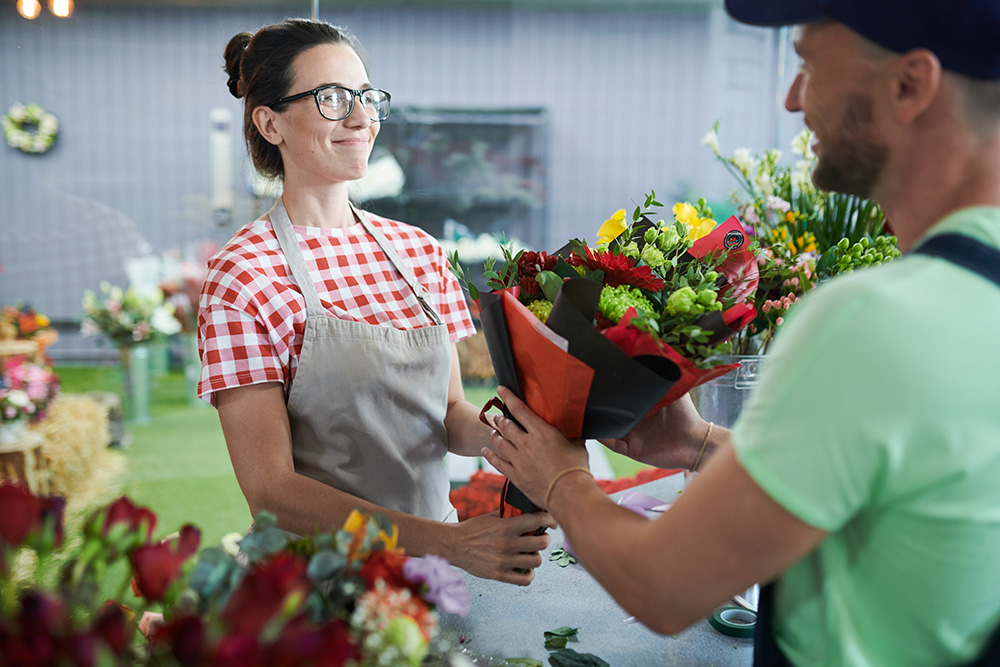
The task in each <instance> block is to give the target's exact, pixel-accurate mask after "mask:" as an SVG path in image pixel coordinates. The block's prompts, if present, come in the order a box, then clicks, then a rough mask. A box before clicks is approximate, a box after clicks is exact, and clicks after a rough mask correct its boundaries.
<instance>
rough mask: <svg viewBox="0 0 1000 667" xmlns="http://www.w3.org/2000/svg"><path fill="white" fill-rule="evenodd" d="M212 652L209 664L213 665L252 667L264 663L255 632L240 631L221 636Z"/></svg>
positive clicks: (217, 666)
mask: <svg viewBox="0 0 1000 667" xmlns="http://www.w3.org/2000/svg"><path fill="white" fill-rule="evenodd" d="M213 653H214V655H213V656H212V660H211V664H212V665H214V666H215V667H253V665H262V664H264V663H263V662H262V661H261V657H262V656H261V650H260V644H258V642H257V636H256V634H253V635H250V634H246V633H245V632H241V633H237V634H233V635H229V636H227V637H223V638H222V640H221V641H220V642H219V643H218V644H217V645H216V647H215V651H214V652H213Z"/></svg>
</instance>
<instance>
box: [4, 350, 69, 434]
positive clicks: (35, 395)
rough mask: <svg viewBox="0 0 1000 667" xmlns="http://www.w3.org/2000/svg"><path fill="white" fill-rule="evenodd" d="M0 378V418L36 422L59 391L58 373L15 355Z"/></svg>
mask: <svg viewBox="0 0 1000 667" xmlns="http://www.w3.org/2000/svg"><path fill="white" fill-rule="evenodd" d="M0 379H2V382H0V421H2V422H3V423H4V424H11V423H17V422H24V423H27V422H30V423H35V422H39V421H41V420H42V419H44V418H45V412H46V410H47V409H48V407H49V406H50V405H51V404H52V401H53V400H55V398H56V396H58V395H59V377H58V376H57V375H56V374H55V373H54V372H53V371H52V370H51V369H49V368H45V367H44V366H40V365H38V364H33V363H29V362H27V361H24V360H23V359H22V358H21V357H15V358H14V359H12V360H10V361H9V362H7V365H6V367H5V369H4V371H3V376H2V378H0Z"/></svg>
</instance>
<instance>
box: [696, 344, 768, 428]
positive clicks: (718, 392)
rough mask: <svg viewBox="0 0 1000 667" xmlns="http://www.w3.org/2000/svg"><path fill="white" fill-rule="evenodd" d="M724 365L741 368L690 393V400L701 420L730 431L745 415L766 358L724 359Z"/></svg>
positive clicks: (755, 355) (751, 356) (722, 358)
mask: <svg viewBox="0 0 1000 667" xmlns="http://www.w3.org/2000/svg"><path fill="white" fill-rule="evenodd" d="M721 360H722V362H723V363H726V364H732V363H736V362H739V364H740V367H739V368H737V369H735V370H732V371H730V372H728V373H726V374H725V375H723V376H721V377H717V378H715V379H714V380H711V381H709V382H706V383H705V384H702V385H699V386H697V387H695V388H694V389H692V390H691V398H692V399H693V400H694V404H695V406H696V407H697V408H698V413H699V414H700V415H701V417H702V419H704V420H706V421H710V422H715V423H716V424H718V425H719V426H725V427H726V428H731V427H732V425H733V424H735V423H736V419H737V418H738V417H739V416H740V413H741V412H743V404H744V403H745V402H746V400H747V398H749V397H750V392H751V391H752V390H753V388H754V387H756V386H757V381H758V379H759V377H760V364H761V363H762V362H763V361H764V355H762V354H751V355H732V356H725V357H721Z"/></svg>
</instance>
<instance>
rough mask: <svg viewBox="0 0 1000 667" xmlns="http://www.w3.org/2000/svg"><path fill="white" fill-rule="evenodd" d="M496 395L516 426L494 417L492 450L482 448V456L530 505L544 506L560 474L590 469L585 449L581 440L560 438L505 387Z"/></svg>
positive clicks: (559, 434) (555, 431)
mask: <svg viewBox="0 0 1000 667" xmlns="http://www.w3.org/2000/svg"><path fill="white" fill-rule="evenodd" d="M497 393H498V394H499V395H500V398H501V400H503V402H504V404H505V405H506V406H507V409H508V410H509V411H510V414H511V416H512V417H513V418H514V420H517V423H515V422H514V421H513V420H511V419H507V418H506V417H500V416H497V417H495V418H494V419H493V425H494V427H496V431H495V432H494V434H493V438H492V444H493V449H492V450H491V449H486V448H484V449H483V456H485V457H486V460H487V461H489V462H490V463H491V464H492V465H493V467H494V468H496V469H497V470H499V471H500V472H501V473H503V474H504V475H505V476H506V477H507V478H508V479H510V481H511V482H513V484H514V486H516V487H517V488H518V489H520V490H521V491H523V492H524V494H525V495H526V496H528V498H530V499H531V500H532V502H534V503H535V504H536V505H538V506H539V507H544V506H545V505H544V503H545V493H546V491H548V488H549V484H551V483H552V480H554V479H555V478H556V477H557V476H558V475H559V473H561V472H562V471H563V470H566V469H567V468H588V467H589V465H588V464H589V460H590V457H589V455H588V453H587V448H586V447H585V446H584V444H583V442H582V441H579V440H577V441H573V442H571V441H569V440H567V439H566V438H565V437H563V435H562V433H560V432H559V431H558V430H557V429H556V428H554V427H553V426H550V425H549V424H547V423H546V422H545V421H543V420H542V418H541V417H539V416H538V415H536V414H535V413H534V412H532V411H531V408H529V407H528V406H527V405H525V404H524V402H523V401H521V400H520V399H518V398H517V397H516V396H514V394H513V393H511V391H510V390H508V389H507V388H506V387H499V388H498V389H497ZM518 424H520V426H518Z"/></svg>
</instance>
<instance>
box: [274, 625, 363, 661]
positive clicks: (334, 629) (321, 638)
mask: <svg viewBox="0 0 1000 667" xmlns="http://www.w3.org/2000/svg"><path fill="white" fill-rule="evenodd" d="M358 657H359V656H358V655H357V651H356V650H355V647H354V643H353V642H352V640H351V634H350V631H349V629H348V627H347V623H346V622H345V621H343V620H342V619H339V618H338V619H334V620H331V621H328V622H326V623H325V624H323V625H319V626H317V625H313V624H310V623H309V621H308V620H307V619H306V617H305V616H303V615H300V616H297V617H295V618H293V619H292V620H291V621H289V622H288V624H287V625H286V626H285V627H284V628H282V630H281V634H280V635H279V636H278V638H277V639H275V640H274V643H273V644H271V646H269V647H268V648H267V654H266V655H265V657H264V661H263V662H264V664H267V665H268V666H269V667H298V666H299V665H316V666H317V667H320V666H328V667H342V666H343V665H344V664H345V663H346V662H347V661H348V660H351V659H358Z"/></svg>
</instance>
